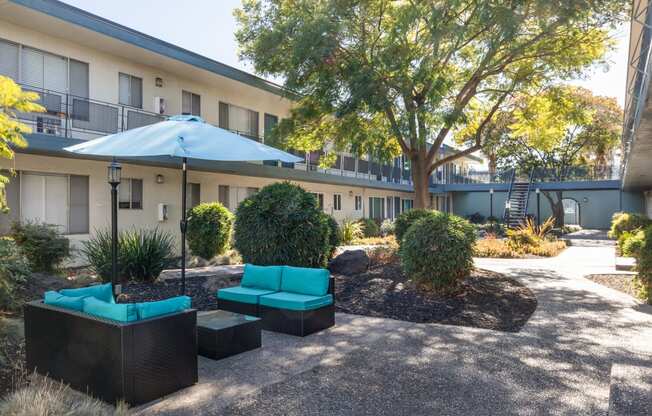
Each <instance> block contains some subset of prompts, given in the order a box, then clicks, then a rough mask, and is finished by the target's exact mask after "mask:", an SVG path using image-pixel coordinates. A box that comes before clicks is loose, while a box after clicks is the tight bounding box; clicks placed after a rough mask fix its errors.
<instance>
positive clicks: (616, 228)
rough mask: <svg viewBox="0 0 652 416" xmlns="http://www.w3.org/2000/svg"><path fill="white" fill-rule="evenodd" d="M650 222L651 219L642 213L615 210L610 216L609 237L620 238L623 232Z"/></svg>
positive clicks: (642, 226) (651, 221)
mask: <svg viewBox="0 0 652 416" xmlns="http://www.w3.org/2000/svg"><path fill="white" fill-rule="evenodd" d="M650 224H652V220H650V219H649V218H648V217H646V216H645V215H643V214H638V213H632V212H617V213H615V214H614V215H613V217H612V218H611V229H610V230H609V237H611V238H615V239H616V240H618V239H620V237H621V236H622V234H623V233H624V232H627V231H629V232H632V231H635V230H638V229H642V228H645V227H647V226H648V225H650Z"/></svg>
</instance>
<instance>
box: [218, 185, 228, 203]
mask: <svg viewBox="0 0 652 416" xmlns="http://www.w3.org/2000/svg"><path fill="white" fill-rule="evenodd" d="M229 192H230V190H229V185H219V186H218V187H217V200H218V202H219V203H220V204H222V205H224V206H225V207H226V208H230V207H229Z"/></svg>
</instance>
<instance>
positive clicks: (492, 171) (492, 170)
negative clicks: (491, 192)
mask: <svg viewBox="0 0 652 416" xmlns="http://www.w3.org/2000/svg"><path fill="white" fill-rule="evenodd" d="M496 159H497V158H496V155H489V177H490V178H491V179H490V180H491V182H493V181H494V179H495V177H496V168H497V161H496Z"/></svg>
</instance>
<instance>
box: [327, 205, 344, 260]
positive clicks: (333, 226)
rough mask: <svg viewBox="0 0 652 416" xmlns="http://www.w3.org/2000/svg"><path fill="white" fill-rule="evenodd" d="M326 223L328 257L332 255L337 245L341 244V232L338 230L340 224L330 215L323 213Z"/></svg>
mask: <svg viewBox="0 0 652 416" xmlns="http://www.w3.org/2000/svg"><path fill="white" fill-rule="evenodd" d="M323 215H324V219H325V220H326V224H327V225H328V229H329V233H328V245H329V246H330V250H329V256H328V257H329V258H330V257H332V256H333V254H334V253H335V250H336V249H337V247H339V246H340V244H342V232H341V231H340V225H339V224H338V223H337V221H335V218H333V217H331V216H330V215H328V214H323Z"/></svg>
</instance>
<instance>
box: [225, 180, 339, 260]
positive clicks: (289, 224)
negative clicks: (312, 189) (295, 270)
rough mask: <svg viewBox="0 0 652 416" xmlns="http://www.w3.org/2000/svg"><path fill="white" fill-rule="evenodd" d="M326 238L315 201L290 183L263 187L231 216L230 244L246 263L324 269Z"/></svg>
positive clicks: (328, 251) (327, 233)
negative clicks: (232, 244)
mask: <svg viewBox="0 0 652 416" xmlns="http://www.w3.org/2000/svg"><path fill="white" fill-rule="evenodd" d="M329 236H330V228H329V226H328V221H326V220H325V218H324V214H323V212H322V211H321V210H320V209H319V208H318V207H317V201H316V200H315V197H314V196H313V195H311V194H309V193H308V192H306V191H305V190H304V189H303V188H301V187H299V186H297V185H293V184H291V183H290V182H280V183H275V184H272V185H268V186H265V187H264V188H262V189H261V190H260V191H259V192H257V193H256V194H255V195H252V196H250V197H249V198H247V199H245V200H244V201H243V202H242V203H241V204H240V206H239V207H238V210H237V212H236V215H235V232H234V234H233V243H234V246H235V248H236V249H237V250H238V252H239V253H240V255H241V256H242V259H243V261H245V262H247V263H253V264H259V265H290V266H299V267H325V266H326V262H327V260H328V257H329V256H330V254H331V245H330V240H329Z"/></svg>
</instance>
